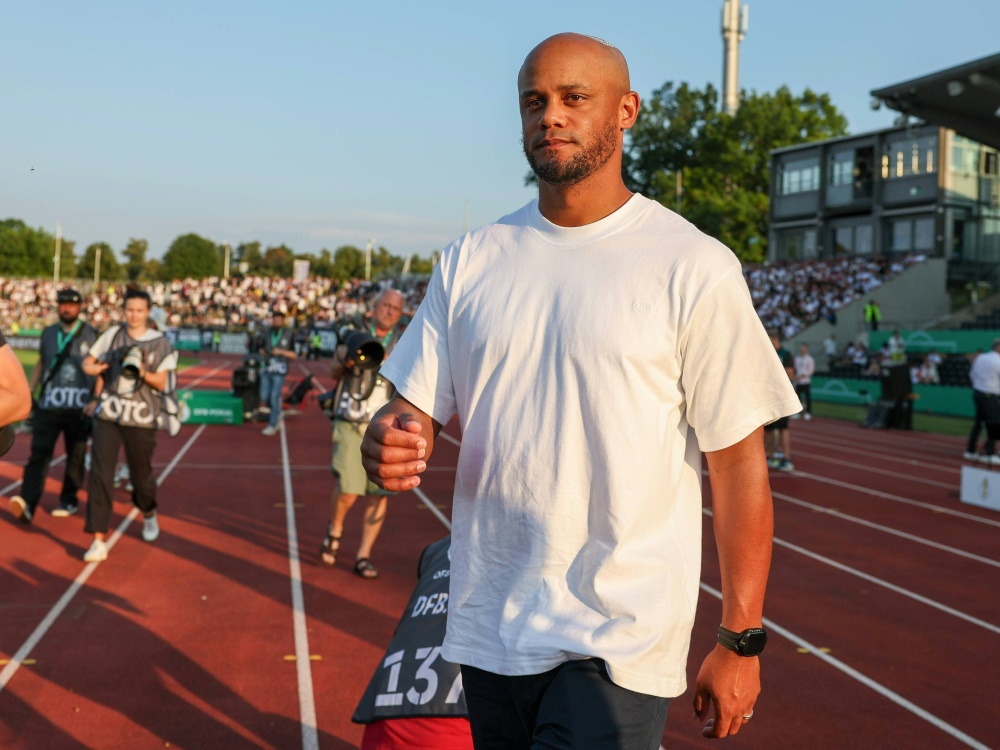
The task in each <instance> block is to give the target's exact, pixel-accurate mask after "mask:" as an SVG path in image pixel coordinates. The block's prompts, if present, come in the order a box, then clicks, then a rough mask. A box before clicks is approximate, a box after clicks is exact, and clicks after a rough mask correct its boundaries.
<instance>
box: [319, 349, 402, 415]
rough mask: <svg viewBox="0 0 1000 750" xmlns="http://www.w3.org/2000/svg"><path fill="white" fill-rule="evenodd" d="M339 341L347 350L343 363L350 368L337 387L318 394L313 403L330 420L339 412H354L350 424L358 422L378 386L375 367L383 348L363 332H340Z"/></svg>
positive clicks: (381, 355)
mask: <svg viewBox="0 0 1000 750" xmlns="http://www.w3.org/2000/svg"><path fill="white" fill-rule="evenodd" d="M340 339H341V340H342V341H344V343H345V345H346V347H347V354H346V355H345V356H344V359H343V363H344V365H345V366H346V365H351V367H350V368H348V369H346V370H345V372H344V375H343V377H342V378H341V382H340V384H339V385H338V387H337V388H336V389H335V390H332V391H328V392H326V393H321V394H320V395H319V396H317V401H318V403H319V407H320V408H321V409H322V410H323V413H324V414H326V415H327V416H328V417H330V418H331V419H332V418H333V417H334V416H336V415H337V412H338V410H339V411H341V412H343V413H350V414H353V413H354V412H358V413H357V414H356V415H354V417H353V418H352V420H351V421H355V420H360V416H361V413H360V411H359V410H360V409H361V408H362V406H363V405H364V402H366V401H367V400H368V399H369V398H370V397H371V395H372V392H373V391H374V390H375V388H376V386H377V385H379V384H380V380H379V377H378V368H379V367H381V365H382V360H383V359H385V348H384V347H383V346H382V344H380V343H379V342H378V341H377V340H375V339H374V338H373V337H372V336H371V335H370V334H369V333H368V332H367V331H354V330H350V329H342V330H341V331H340ZM338 394H339V395H338ZM379 406H381V404H379ZM366 413H367V411H366Z"/></svg>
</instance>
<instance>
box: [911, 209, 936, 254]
mask: <svg viewBox="0 0 1000 750" xmlns="http://www.w3.org/2000/svg"><path fill="white" fill-rule="evenodd" d="M913 249H914V250H919V251H920V252H924V253H928V252H931V251H932V250H934V219H931V218H929V217H928V218H926V219H917V220H915V221H914V222H913Z"/></svg>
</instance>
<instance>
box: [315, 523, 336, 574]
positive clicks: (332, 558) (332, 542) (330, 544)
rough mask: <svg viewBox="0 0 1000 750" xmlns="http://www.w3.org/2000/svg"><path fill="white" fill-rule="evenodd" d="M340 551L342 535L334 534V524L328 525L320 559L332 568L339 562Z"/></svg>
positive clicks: (320, 549)
mask: <svg viewBox="0 0 1000 750" xmlns="http://www.w3.org/2000/svg"><path fill="white" fill-rule="evenodd" d="M338 552H340V537H339V536H334V535H333V526H328V527H327V529H326V536H325V537H323V544H322V545H320V548H319V560H320V562H321V563H323V564H324V565H325V566H327V567H328V568H332V567H333V566H334V565H335V564H336V562H337V553H338Z"/></svg>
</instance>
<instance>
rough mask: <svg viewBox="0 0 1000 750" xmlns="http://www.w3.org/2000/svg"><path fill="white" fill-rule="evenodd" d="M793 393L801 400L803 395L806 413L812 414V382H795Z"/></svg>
mask: <svg viewBox="0 0 1000 750" xmlns="http://www.w3.org/2000/svg"><path fill="white" fill-rule="evenodd" d="M795 395H796V396H798V397H799V400H802V397H803V396H804V397H805V405H806V414H812V411H813V393H812V383H796V384H795Z"/></svg>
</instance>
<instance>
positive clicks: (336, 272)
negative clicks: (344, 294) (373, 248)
mask: <svg viewBox="0 0 1000 750" xmlns="http://www.w3.org/2000/svg"><path fill="white" fill-rule="evenodd" d="M364 275H365V253H364V251H363V250H359V249H358V248H356V247H354V246H352V245H343V246H342V247H338V248H337V250H336V251H335V252H334V254H333V267H332V269H331V272H330V276H331V277H332V278H334V279H338V280H340V281H346V280H348V279H357V278H363V277H364Z"/></svg>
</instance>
